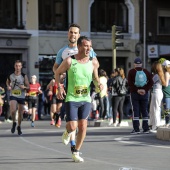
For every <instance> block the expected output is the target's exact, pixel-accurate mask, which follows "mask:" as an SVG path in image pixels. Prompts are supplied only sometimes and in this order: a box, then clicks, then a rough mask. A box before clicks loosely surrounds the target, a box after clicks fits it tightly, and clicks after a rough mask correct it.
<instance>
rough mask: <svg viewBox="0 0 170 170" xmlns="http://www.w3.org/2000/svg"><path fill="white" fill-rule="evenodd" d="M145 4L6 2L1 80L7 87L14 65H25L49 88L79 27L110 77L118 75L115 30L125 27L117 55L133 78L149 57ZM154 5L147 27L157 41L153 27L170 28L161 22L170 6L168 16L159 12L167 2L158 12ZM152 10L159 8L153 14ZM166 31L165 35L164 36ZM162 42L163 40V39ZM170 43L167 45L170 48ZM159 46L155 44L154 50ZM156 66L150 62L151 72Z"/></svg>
mask: <svg viewBox="0 0 170 170" xmlns="http://www.w3.org/2000/svg"><path fill="white" fill-rule="evenodd" d="M143 1H144V0H45V1H44V0H8V1H6V0H0V57H1V63H0V64H1V67H0V69H1V70H0V80H1V81H5V79H6V77H7V75H8V74H9V73H10V72H11V71H12V70H13V63H14V61H15V60H16V59H21V60H22V61H23V63H24V65H23V71H24V72H25V73H27V74H28V76H29V77H30V76H31V75H33V74H36V75H37V76H38V77H39V80H40V83H41V84H42V85H44V86H45V85H46V84H47V83H48V82H49V81H50V79H51V78H52V77H53V73H52V65H53V63H54V60H55V56H56V54H57V52H58V50H59V49H60V48H61V47H63V46H64V45H66V44H67V43H68V41H67V30H68V26H69V25H70V24H71V23H77V24H79V25H80V26H81V35H87V36H89V37H90V38H91V39H92V42H93V48H94V50H95V52H96V53H97V57H98V60H99V62H100V68H102V69H104V70H106V71H107V73H108V75H109V74H110V72H111V70H112V69H113V50H112V25H117V26H122V28H123V33H122V34H123V35H124V39H123V40H121V41H122V42H123V43H124V46H123V47H118V48H117V50H116V51H117V52H116V66H117V67H123V68H124V69H125V72H126V73H127V72H128V70H129V69H131V68H132V67H133V60H134V58H135V57H136V56H140V57H143V56H144V55H143V41H142V40H143V11H142V10H141V9H143V7H144V6H143ZM163 1H165V0H163ZM151 2H152V3H151ZM154 2H155V1H154V0H151V1H149V2H147V5H146V9H147V23H149V24H150V26H149V25H147V31H146V34H148V33H149V32H151V33H153V34H152V35H156V32H154V31H155V30H156V29H155V28H154V27H152V24H154V25H155V26H156V28H157V29H159V28H158V27H161V26H162V24H163V22H166V24H168V23H169V22H168V20H169V17H168V18H165V21H164V19H163V18H159V17H158V13H159V14H160V17H161V16H162V15H164V14H165V13H166V15H168V14H169V12H168V11H169V10H168V6H170V5H169V3H168V6H167V5H166V3H167V2H166V1H165V3H164V7H166V8H167V10H165V11H162V10H158V7H159V8H160V9H161V6H162V7H163V5H162V4H163V2H162V1H160V0H156V2H157V3H156V5H157V6H156V5H154ZM158 2H160V3H158ZM150 5H153V6H152V8H151V9H150V8H149V6H150ZM151 11H152V12H153V13H156V16H157V17H155V20H156V21H157V20H160V22H161V24H160V25H157V22H156V21H154V20H153V19H152V18H153V14H152V13H151ZM158 18H159V19H158ZM166 27H167V25H166ZM163 29H165V28H160V30H159V31H162V32H164V31H165V30H163ZM167 33H169V32H167ZM150 35H151V34H150ZM166 36H167V35H164V37H166ZM147 38H148V37H147ZM152 38H153V37H152ZM156 38H158V40H159V38H160V36H158V37H157V36H156ZM162 39H163V42H164V38H163V37H162ZM169 42H170V41H169V40H168V39H167V42H166V45H167V44H168V43H169ZM148 43H149V42H148V40H147V45H149V44H148ZM160 43H162V42H160ZM153 44H154V43H151V42H150V45H153ZM147 47H148V46H147ZM146 55H148V54H146ZM151 61H152V60H149V59H148V58H147V61H146V63H147V66H148V67H149V64H150V62H151ZM1 83H2V82H1Z"/></svg>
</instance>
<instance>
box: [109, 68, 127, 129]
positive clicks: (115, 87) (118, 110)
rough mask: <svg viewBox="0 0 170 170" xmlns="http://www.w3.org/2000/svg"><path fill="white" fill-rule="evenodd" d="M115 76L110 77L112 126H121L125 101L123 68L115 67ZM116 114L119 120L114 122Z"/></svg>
mask: <svg viewBox="0 0 170 170" xmlns="http://www.w3.org/2000/svg"><path fill="white" fill-rule="evenodd" d="M115 72H116V73H115V75H116V76H115V77H114V78H113V79H112V83H111V87H112V112H113V126H114V127H116V126H118V127H120V126H122V124H121V123H122V119H123V106H124V101H125V96H126V94H127V91H128V90H127V86H128V84H127V79H126V77H125V73H124V69H123V68H116V69H115ZM117 114H118V117H119V122H118V123H117V122H116V118H117Z"/></svg>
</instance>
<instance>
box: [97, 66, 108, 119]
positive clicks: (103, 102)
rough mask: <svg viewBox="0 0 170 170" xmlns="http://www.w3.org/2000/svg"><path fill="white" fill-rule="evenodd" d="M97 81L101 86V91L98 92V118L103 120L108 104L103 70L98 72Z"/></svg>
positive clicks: (105, 77) (105, 76)
mask: <svg viewBox="0 0 170 170" xmlns="http://www.w3.org/2000/svg"><path fill="white" fill-rule="evenodd" d="M99 80H100V83H101V84H102V85H103V89H102V90H101V91H100V92H99V106H100V118H101V119H102V120H104V119H105V116H106V109H107V104H108V102H107V101H108V94H107V80H108V77H107V74H106V72H105V71H104V70H103V69H100V70H99Z"/></svg>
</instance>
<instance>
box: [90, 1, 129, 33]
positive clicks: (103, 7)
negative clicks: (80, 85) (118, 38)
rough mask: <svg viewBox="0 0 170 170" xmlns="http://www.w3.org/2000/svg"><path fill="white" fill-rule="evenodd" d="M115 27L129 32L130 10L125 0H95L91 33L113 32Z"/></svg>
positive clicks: (92, 8) (92, 9) (92, 10)
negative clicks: (120, 27)
mask: <svg viewBox="0 0 170 170" xmlns="http://www.w3.org/2000/svg"><path fill="white" fill-rule="evenodd" d="M113 25H117V26H122V27H123V31H124V32H127V31H128V9H127V7H126V5H125V4H124V0H114V1H113V0H95V1H94V3H93V4H92V7H91V31H92V32H111V29H112V26H113Z"/></svg>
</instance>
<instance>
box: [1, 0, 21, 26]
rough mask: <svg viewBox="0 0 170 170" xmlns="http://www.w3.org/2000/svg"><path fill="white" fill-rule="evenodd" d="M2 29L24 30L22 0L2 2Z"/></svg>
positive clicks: (3, 0)
mask: <svg viewBox="0 0 170 170" xmlns="http://www.w3.org/2000/svg"><path fill="white" fill-rule="evenodd" d="M0 28H8V29H9V28H18V29H23V28H24V26H23V24H22V0H8V1H7V0H0Z"/></svg>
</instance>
